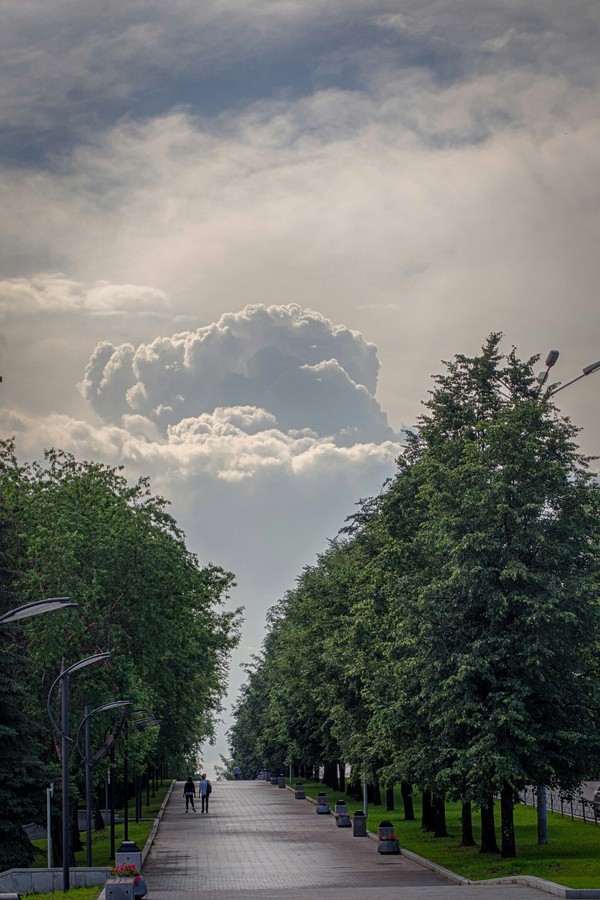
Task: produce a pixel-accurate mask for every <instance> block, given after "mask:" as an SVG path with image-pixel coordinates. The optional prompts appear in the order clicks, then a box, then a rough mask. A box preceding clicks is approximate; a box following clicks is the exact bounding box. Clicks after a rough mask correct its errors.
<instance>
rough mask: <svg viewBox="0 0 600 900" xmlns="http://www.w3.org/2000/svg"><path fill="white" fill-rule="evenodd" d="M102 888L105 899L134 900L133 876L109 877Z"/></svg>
mask: <svg viewBox="0 0 600 900" xmlns="http://www.w3.org/2000/svg"><path fill="white" fill-rule="evenodd" d="M104 890H105V895H106V900H135V882H134V880H133V878H109V879H108V881H107V882H106V886H105V888H104Z"/></svg>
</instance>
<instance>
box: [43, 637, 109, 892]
mask: <svg viewBox="0 0 600 900" xmlns="http://www.w3.org/2000/svg"><path fill="white" fill-rule="evenodd" d="M109 656H110V653H95V654H94V655H93V656H87V657H86V658H85V659H80V660H79V662H76V663H73V665H71V666H67V667H66V668H63V669H62V671H61V673H60V675H59V676H58V678H56V679H55V680H54V681H53V682H52V685H51V687H50V690H49V691H48V703H47V710H48V718H49V719H50V723H51V725H52V729H53V731H55V732H56V734H58V735H59V736H60V739H61V751H62V754H61V755H62V760H61V762H62V843H63V847H62V857H63V891H68V890H69V861H70V843H71V842H70V834H69V824H70V823H69V741H70V740H71V738H70V737H69V675H71V674H72V673H73V672H78V671H79V669H84V668H86V667H87V666H91V665H94V663H98V662H102V661H103V660H105V659H108V658H109ZM59 681H60V682H62V684H61V724H60V727H59V725H58V724H57V722H56V720H55V718H54V716H53V715H52V691H53V690H54V688H55V687H56V685H57V684H58V683H59Z"/></svg>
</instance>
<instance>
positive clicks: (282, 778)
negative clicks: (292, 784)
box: [277, 775, 285, 788]
mask: <svg viewBox="0 0 600 900" xmlns="http://www.w3.org/2000/svg"><path fill="white" fill-rule="evenodd" d="M277 785H278V786H279V787H281V788H284V787H285V775H278V776H277Z"/></svg>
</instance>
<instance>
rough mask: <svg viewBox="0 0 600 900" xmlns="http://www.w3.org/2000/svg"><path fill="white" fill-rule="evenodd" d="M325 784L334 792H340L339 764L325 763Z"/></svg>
mask: <svg viewBox="0 0 600 900" xmlns="http://www.w3.org/2000/svg"><path fill="white" fill-rule="evenodd" d="M323 784H325V785H326V786H327V787H328V788H331V790H332V791H339V789H340V782H339V779H338V772H337V763H325V771H324V772H323Z"/></svg>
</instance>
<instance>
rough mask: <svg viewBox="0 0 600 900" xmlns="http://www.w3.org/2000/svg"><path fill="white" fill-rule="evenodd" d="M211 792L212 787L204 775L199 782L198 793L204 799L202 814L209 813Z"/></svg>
mask: <svg viewBox="0 0 600 900" xmlns="http://www.w3.org/2000/svg"><path fill="white" fill-rule="evenodd" d="M211 791H212V785H211V783H210V781H209V780H208V778H207V777H206V774H203V775H202V777H201V778H200V781H199V782H198V793H199V794H200V797H201V799H202V808H201V810H200V812H205V813H207V812H208V798H209V797H210V794H211Z"/></svg>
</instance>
